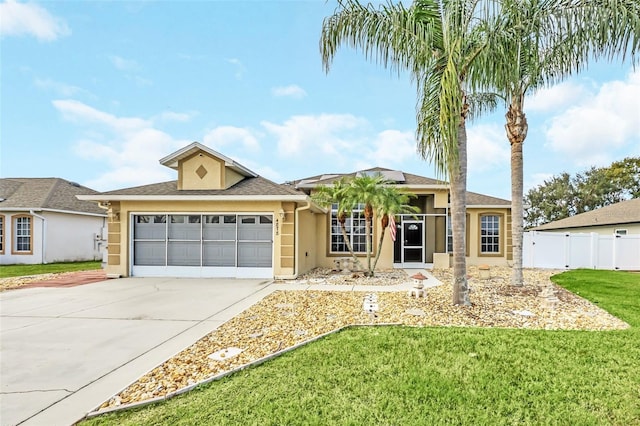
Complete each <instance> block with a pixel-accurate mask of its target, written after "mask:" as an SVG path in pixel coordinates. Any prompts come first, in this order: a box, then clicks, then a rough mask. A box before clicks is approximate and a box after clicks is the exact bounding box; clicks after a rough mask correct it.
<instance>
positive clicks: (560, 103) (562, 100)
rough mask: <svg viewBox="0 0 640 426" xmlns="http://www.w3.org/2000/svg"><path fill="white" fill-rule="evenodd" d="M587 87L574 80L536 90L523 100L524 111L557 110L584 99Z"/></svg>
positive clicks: (586, 94)
mask: <svg viewBox="0 0 640 426" xmlns="http://www.w3.org/2000/svg"><path fill="white" fill-rule="evenodd" d="M588 95H589V93H588V90H587V88H586V87H585V86H584V85H582V84H578V83H576V82H575V81H565V82H562V83H558V84H556V85H554V86H551V87H546V88H543V89H540V90H538V91H537V92H536V93H535V94H534V95H533V96H530V97H527V98H526V99H525V102H524V108H525V113H526V112H528V111H535V112H548V111H559V110H563V109H565V108H567V107H568V106H570V105H574V104H575V103H577V102H580V101H582V100H584V98H585V97H586V96H588Z"/></svg>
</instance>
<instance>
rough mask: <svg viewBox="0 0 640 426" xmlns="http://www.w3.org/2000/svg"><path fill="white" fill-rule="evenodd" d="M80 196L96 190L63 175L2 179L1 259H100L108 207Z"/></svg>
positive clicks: (17, 261)
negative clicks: (57, 176) (105, 208)
mask: <svg viewBox="0 0 640 426" xmlns="http://www.w3.org/2000/svg"><path fill="white" fill-rule="evenodd" d="M80 194H98V192H96V191H94V190H92V189H89V188H86V187H83V186H81V185H79V184H77V183H74V182H69V181H67V180H64V179H59V178H3V179H0V263H1V264H3V265H8V264H40V263H52V262H72V261H83V260H100V259H102V256H103V253H102V252H103V249H104V247H105V246H106V235H107V231H106V226H107V219H106V218H107V215H106V210H104V209H101V208H100V207H99V206H98V205H97V204H96V203H94V202H89V201H82V200H79V199H78V198H76V195H80ZM103 237H104V239H103Z"/></svg>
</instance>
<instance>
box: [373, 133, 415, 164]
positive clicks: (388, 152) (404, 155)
mask: <svg viewBox="0 0 640 426" xmlns="http://www.w3.org/2000/svg"><path fill="white" fill-rule="evenodd" d="M372 148H373V150H372V151H371V152H370V153H369V154H368V155H367V158H368V159H369V160H371V161H372V163H373V165H374V166H383V167H388V168H393V166H394V165H400V164H402V163H403V162H404V161H406V160H408V159H410V158H415V157H416V156H417V155H418V154H417V150H416V138H415V135H414V133H413V132H410V131H405V132H401V131H400V130H384V131H382V132H380V133H379V134H378V136H377V137H376V139H375V140H374V141H373V147H372Z"/></svg>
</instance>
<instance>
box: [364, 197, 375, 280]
mask: <svg viewBox="0 0 640 426" xmlns="http://www.w3.org/2000/svg"><path fill="white" fill-rule="evenodd" d="M370 210H371V207H370V206H366V207H365V213H364V224H365V226H366V229H365V230H364V235H365V238H366V239H367V241H366V243H365V247H366V250H367V271H368V272H367V275H368V276H370V277H372V276H373V269H371V223H372V222H373V221H372V219H373V218H372V215H371V213H370Z"/></svg>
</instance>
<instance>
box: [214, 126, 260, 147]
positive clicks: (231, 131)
mask: <svg viewBox="0 0 640 426" xmlns="http://www.w3.org/2000/svg"><path fill="white" fill-rule="evenodd" d="M202 141H203V142H204V143H205V144H206V145H208V146H211V147H212V148H213V149H216V150H219V149H220V148H222V147H224V146H225V145H230V144H234V145H235V144H241V145H242V146H243V147H244V149H247V150H251V151H258V150H259V149H260V144H259V142H258V139H257V137H256V136H255V135H254V134H253V132H251V130H248V129H243V128H241V127H233V126H219V127H216V128H215V129H213V130H211V131H209V132H208V133H207V134H206V135H205V136H204V138H203V139H202Z"/></svg>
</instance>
